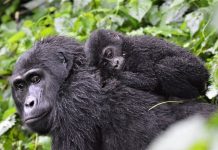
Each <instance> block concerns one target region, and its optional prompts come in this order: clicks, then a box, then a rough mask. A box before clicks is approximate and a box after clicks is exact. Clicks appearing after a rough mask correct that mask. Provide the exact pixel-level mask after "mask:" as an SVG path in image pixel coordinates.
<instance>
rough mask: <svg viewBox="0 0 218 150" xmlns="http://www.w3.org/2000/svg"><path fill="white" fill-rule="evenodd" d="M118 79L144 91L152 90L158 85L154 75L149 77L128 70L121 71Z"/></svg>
mask: <svg viewBox="0 0 218 150" xmlns="http://www.w3.org/2000/svg"><path fill="white" fill-rule="evenodd" d="M118 79H119V81H121V82H122V83H123V84H125V85H127V86H130V87H133V88H136V89H141V90H146V91H154V90H155V89H156V88H157V87H158V80H157V78H156V77H155V76H154V77H149V76H147V74H144V73H133V72H129V71H125V72H121V73H120V74H119V75H118Z"/></svg>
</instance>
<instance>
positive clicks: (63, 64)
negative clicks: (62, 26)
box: [11, 37, 80, 134]
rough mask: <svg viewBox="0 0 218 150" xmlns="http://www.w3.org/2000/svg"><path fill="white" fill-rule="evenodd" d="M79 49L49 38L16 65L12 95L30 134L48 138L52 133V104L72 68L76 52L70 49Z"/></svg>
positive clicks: (66, 40)
mask: <svg viewBox="0 0 218 150" xmlns="http://www.w3.org/2000/svg"><path fill="white" fill-rule="evenodd" d="M57 43H58V44H57ZM79 46H80V45H79V44H78V43H76V42H75V41H73V40H70V39H68V38H65V37H53V38H47V39H45V40H42V41H40V42H38V43H36V44H35V45H34V47H33V48H32V49H31V50H29V51H27V52H26V53H25V54H24V55H22V56H21V57H20V58H19V60H18V61H17V63H16V65H15V69H14V72H13V75H12V77H11V85H12V94H13V98H14V100H15V104H16V106H17V110H18V113H19V115H20V116H21V118H22V120H23V122H24V123H25V124H26V125H27V127H28V128H30V129H31V130H33V131H35V132H38V133H41V134H46V133H48V132H49V130H50V129H51V127H52V123H53V120H54V116H55V115H54V112H53V111H54V110H53V104H54V103H55V101H57V99H58V97H59V95H58V91H59V89H60V88H61V85H62V83H63V82H64V80H65V79H66V78H67V77H68V73H69V72H70V69H71V68H72V65H73V60H74V59H72V58H73V52H75V51H71V49H72V50H75V49H76V48H78V47H79ZM66 47H67V48H66Z"/></svg>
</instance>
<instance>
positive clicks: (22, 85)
mask: <svg viewBox="0 0 218 150" xmlns="http://www.w3.org/2000/svg"><path fill="white" fill-rule="evenodd" d="M14 86H15V88H16V89H18V90H23V89H24V88H25V83H24V82H23V81H17V82H15V83H14Z"/></svg>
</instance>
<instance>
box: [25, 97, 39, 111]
mask: <svg viewBox="0 0 218 150" xmlns="http://www.w3.org/2000/svg"><path fill="white" fill-rule="evenodd" d="M36 103H37V99H36V98H35V97H32V96H29V97H27V99H26V101H25V103H24V106H25V108H26V109H28V108H33V107H34V106H35V105H36Z"/></svg>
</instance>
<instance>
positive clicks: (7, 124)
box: [0, 115, 16, 136]
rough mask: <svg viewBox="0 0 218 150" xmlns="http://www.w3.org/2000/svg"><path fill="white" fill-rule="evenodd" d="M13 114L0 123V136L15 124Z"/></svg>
mask: <svg viewBox="0 0 218 150" xmlns="http://www.w3.org/2000/svg"><path fill="white" fill-rule="evenodd" d="M15 122H16V119H15V115H11V116H9V117H8V118H7V119H5V120H4V121H2V122H1V123H0V136H1V135H3V134H4V133H5V132H7V131H8V130H9V129H10V128H11V127H13V126H14V125H15Z"/></svg>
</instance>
